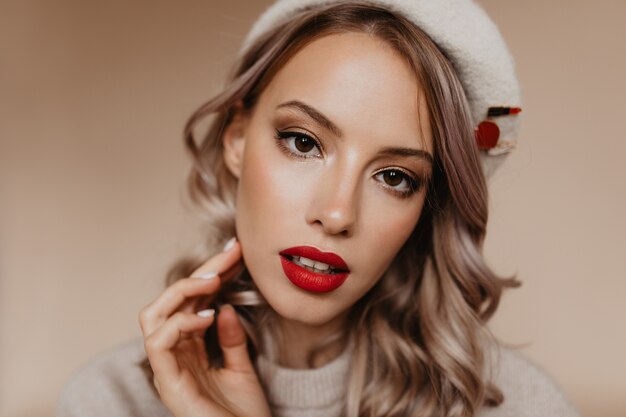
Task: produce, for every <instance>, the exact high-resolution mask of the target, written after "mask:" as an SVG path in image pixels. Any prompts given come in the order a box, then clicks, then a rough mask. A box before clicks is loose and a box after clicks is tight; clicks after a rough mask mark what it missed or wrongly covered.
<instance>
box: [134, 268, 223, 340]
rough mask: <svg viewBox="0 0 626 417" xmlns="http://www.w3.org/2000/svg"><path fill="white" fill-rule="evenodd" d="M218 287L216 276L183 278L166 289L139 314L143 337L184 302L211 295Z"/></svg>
mask: <svg viewBox="0 0 626 417" xmlns="http://www.w3.org/2000/svg"><path fill="white" fill-rule="evenodd" d="M219 286H220V280H219V277H218V276H217V275H216V276H214V277H213V278H208V279H202V278H184V279H180V280H178V281H176V282H175V283H173V284H172V285H170V286H169V287H167V288H166V289H165V290H164V291H163V292H162V293H161V295H159V297H157V299H156V300H154V301H153V302H152V303H151V304H149V305H147V306H146V307H144V308H143V309H142V310H141V312H140V313H139V323H140V325H141V331H142V332H143V334H144V337H145V336H149V335H150V334H152V332H154V331H155V330H156V329H158V328H159V327H160V326H161V325H162V324H163V323H164V322H165V320H167V318H168V317H170V316H171V315H172V314H173V313H174V312H176V310H177V309H178V308H179V307H180V306H181V305H182V304H183V302H184V301H185V300H188V299H189V298H190V297H197V296H201V295H205V294H207V293H213V292H215V291H216V290H217V289H218V288H219ZM187 312H188V313H189V311H187Z"/></svg>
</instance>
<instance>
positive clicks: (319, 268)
mask: <svg viewBox="0 0 626 417" xmlns="http://www.w3.org/2000/svg"><path fill="white" fill-rule="evenodd" d="M292 261H293V262H294V263H296V264H298V265H300V266H304V267H306V269H308V270H310V271H313V272H325V273H331V272H332V268H331V267H330V265H328V264H325V263H323V262H317V261H314V260H313V259H309V258H305V257H304V256H294V257H293V258H292Z"/></svg>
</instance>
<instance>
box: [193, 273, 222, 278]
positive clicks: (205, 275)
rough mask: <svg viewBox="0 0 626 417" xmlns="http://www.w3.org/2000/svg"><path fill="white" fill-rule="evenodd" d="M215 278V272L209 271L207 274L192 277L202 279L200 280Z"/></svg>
mask: <svg viewBox="0 0 626 417" xmlns="http://www.w3.org/2000/svg"><path fill="white" fill-rule="evenodd" d="M216 276H217V272H215V271H209V272H203V273H202V274H199V275H194V276H193V277H194V278H202V279H213V278H215V277H216Z"/></svg>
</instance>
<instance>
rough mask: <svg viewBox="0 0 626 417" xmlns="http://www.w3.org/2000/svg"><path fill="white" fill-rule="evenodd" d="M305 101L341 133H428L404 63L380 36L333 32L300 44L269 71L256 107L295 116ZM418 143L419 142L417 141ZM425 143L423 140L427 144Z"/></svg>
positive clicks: (418, 96)
mask: <svg viewBox="0 0 626 417" xmlns="http://www.w3.org/2000/svg"><path fill="white" fill-rule="evenodd" d="M293 102H300V103H305V104H306V105H308V106H310V107H311V108H313V109H315V110H317V111H318V112H319V113H321V114H323V115H324V116H326V118H327V119H329V120H330V121H331V122H332V123H333V124H334V125H336V126H337V127H338V129H339V130H342V131H344V132H345V133H346V134H347V135H361V136H362V135H367V136H375V137H389V136H392V137H396V138H397V139H396V140H395V143H394V144H395V145H399V143H397V142H398V141H402V140H403V139H402V138H406V139H405V140H406V141H408V142H406V143H404V145H413V146H414V145H415V138H416V137H418V138H421V139H425V138H424V136H429V135H430V132H429V131H430V128H429V126H428V116H427V110H426V103H425V99H424V94H423V93H422V91H421V89H420V88H419V85H418V83H417V78H416V76H415V74H414V73H413V71H412V69H411V67H410V66H409V65H408V64H407V63H406V61H405V60H404V59H403V58H402V57H401V56H400V55H399V54H398V53H397V52H396V51H395V50H393V49H392V48H391V47H390V46H389V45H387V44H386V43H385V42H383V41H381V40H380V39H378V38H376V37H374V36H371V35H367V34H363V33H344V34H333V35H328V36H325V37H322V38H320V39H317V40H315V41H313V42H311V43H310V44H308V45H306V46H305V47H303V48H302V49H301V50H300V51H298V52H297V53H296V54H295V55H294V56H293V57H291V59H290V60H289V61H288V62H287V63H286V64H285V65H284V66H283V67H282V68H281V69H280V70H279V71H278V72H277V73H276V74H275V76H274V78H273V79H272V80H271V81H270V82H269V84H268V85H267V87H266V89H265V90H264V92H263V93H262V95H261V97H260V100H259V103H258V104H259V106H260V107H262V108H263V111H264V112H266V113H268V112H269V113H272V114H274V113H283V114H284V113H292V114H297V113H299V112H300V111H299V110H301V109H298V108H297V106H288V105H286V103H293ZM420 142H422V141H421V140H420ZM429 142H430V141H427V143H429Z"/></svg>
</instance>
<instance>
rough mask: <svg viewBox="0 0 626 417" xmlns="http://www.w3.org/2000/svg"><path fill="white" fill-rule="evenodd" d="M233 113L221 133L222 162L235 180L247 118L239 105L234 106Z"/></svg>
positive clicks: (239, 164) (239, 170) (241, 155)
mask: <svg viewBox="0 0 626 417" xmlns="http://www.w3.org/2000/svg"><path fill="white" fill-rule="evenodd" d="M234 112H235V113H234V115H233V117H232V120H231V122H230V123H229V124H228V126H226V128H225V129H224V132H223V133H222V143H223V145H224V162H225V163H226V166H227V167H228V170H229V171H230V172H231V174H233V175H234V176H235V178H239V176H240V175H241V167H242V163H243V150H244V145H245V139H246V127H247V125H248V121H249V117H248V115H247V113H246V112H245V111H244V110H243V109H242V106H241V105H240V104H238V105H236V106H235V108H234Z"/></svg>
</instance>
